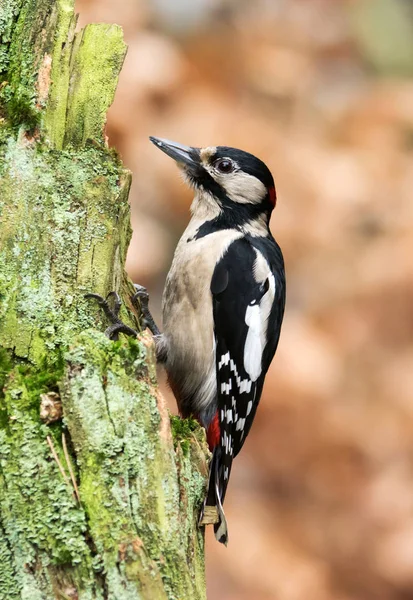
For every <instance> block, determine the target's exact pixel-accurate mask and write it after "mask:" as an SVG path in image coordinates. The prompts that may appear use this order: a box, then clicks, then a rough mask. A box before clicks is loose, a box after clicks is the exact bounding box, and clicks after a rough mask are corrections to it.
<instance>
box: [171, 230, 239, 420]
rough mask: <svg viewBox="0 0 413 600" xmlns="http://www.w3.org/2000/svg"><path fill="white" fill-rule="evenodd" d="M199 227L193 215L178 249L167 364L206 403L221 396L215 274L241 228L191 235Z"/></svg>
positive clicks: (184, 389)
mask: <svg viewBox="0 0 413 600" xmlns="http://www.w3.org/2000/svg"><path fill="white" fill-rule="evenodd" d="M196 229H197V227H196V223H194V222H193V221H191V223H190V224H189V226H188V228H187V229H186V231H185V232H184V234H183V236H182V238H181V240H180V241H179V244H178V246H177V248H176V251H175V255H174V259H173V262H172V266H171V269H170V271H169V273H168V277H167V280H166V285H165V291H164V295H163V330H164V335H165V338H166V343H167V347H168V359H167V362H166V365H165V366H166V369H167V371H168V373H169V374H170V376H171V377H172V379H173V380H174V381H175V382H176V383H177V384H178V387H179V394H180V396H181V398H182V399H185V398H187V397H190V396H192V397H193V396H194V395H195V397H196V398H195V400H196V404H197V405H198V406H199V408H202V407H203V406H205V405H207V404H208V403H209V402H210V401H211V396H212V397H215V396H216V378H215V343H214V330H213V315H212V295H211V291H210V285H211V278H212V274H213V272H214V269H215V265H216V264H217V262H218V261H219V259H220V258H221V257H222V255H223V254H224V252H225V250H226V249H227V248H228V246H229V244H230V243H231V242H232V241H234V240H235V239H237V238H239V237H241V233H240V232H238V231H235V230H223V231H217V232H215V233H211V234H209V235H206V236H205V237H202V238H200V239H198V240H192V241H187V240H188V239H191V238H192V236H193V235H194V232H195V231H196Z"/></svg>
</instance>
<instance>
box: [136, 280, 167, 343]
mask: <svg viewBox="0 0 413 600" xmlns="http://www.w3.org/2000/svg"><path fill="white" fill-rule="evenodd" d="M133 285H134V288H135V293H134V295H133V296H132V304H133V305H134V307H135V308H136V309H138V310H139V311H140V312H141V313H142V317H143V322H144V326H145V327H148V328H149V329H150V330H151V332H152V333H153V335H160V331H159V329H158V327H157V325H156V323H155V321H154V319H153V317H152V315H151V312H150V310H149V294H148V291H147V289H146V287H144V286H143V285H139V284H137V283H134V284H133Z"/></svg>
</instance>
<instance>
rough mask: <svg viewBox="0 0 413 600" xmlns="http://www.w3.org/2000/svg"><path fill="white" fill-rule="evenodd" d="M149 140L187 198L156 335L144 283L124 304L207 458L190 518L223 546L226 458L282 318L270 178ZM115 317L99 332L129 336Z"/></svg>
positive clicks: (244, 427)
mask: <svg viewBox="0 0 413 600" xmlns="http://www.w3.org/2000/svg"><path fill="white" fill-rule="evenodd" d="M149 139H150V140H151V142H152V143H153V144H154V145H155V146H156V147H157V148H159V149H160V150H162V151H163V152H164V153H165V154H167V155H168V156H169V157H171V158H172V159H173V160H175V162H176V164H177V165H178V167H179V168H180V170H181V173H182V175H183V178H184V180H185V181H186V182H187V183H188V184H189V186H190V187H192V188H193V189H194V198H193V201H192V204H191V208H190V211H191V218H190V220H189V223H188V225H187V227H186V229H185V231H184V232H183V234H182V236H181V238H180V240H179V242H178V245H177V247H176V250H175V253H174V256H173V260H172V264H171V267H170V270H169V273H168V275H167V278H166V283H165V288H164V292H163V299H162V320H163V330H162V332H161V331H160V330H159V328H158V327H157V325H156V323H155V321H154V319H153V318H152V315H151V313H150V310H149V306H148V302H149V295H148V293H147V291H146V289H145V288H144V287H142V286H137V285H136V286H135V288H136V294H135V297H134V300H135V301H136V299H139V301H140V307H141V310H142V313H143V316H144V319H145V321H146V324H147V325H148V326H149V329H150V330H151V331H152V333H153V335H154V340H155V347H156V354H157V359H158V361H159V362H161V363H163V365H164V367H165V370H166V373H167V379H168V383H169V385H170V387H171V389H172V391H173V393H174V395H175V397H176V400H177V405H178V409H179V413H180V415H181V416H182V417H183V418H188V417H193V418H195V419H196V420H197V421H198V422H199V423H200V424H201V425H202V426H203V427H204V428H205V430H206V437H207V441H208V445H209V449H210V451H211V453H212V459H211V462H210V466H209V481H208V491H207V493H206V496H205V501H204V505H203V508H202V510H201V514H200V520H199V522H200V524H205V523H207V522H211V521H208V519H206V518H205V515H206V514H207V513H208V514H212V515H215V516H214V517H213V518H212V522H214V532H215V537H216V539H217V540H218V541H219V542H221V543H223V544H225V545H227V543H228V526H227V521H226V517H225V513H224V510H223V503H224V499H225V495H226V491H227V486H228V482H229V478H230V473H231V467H232V462H233V460H234V458H235V457H236V456H237V454H238V453H239V452H240V450H241V448H242V446H243V445H244V443H245V440H246V438H247V435H248V433H249V431H250V428H251V425H252V423H253V420H254V417H255V414H256V410H257V407H258V404H259V401H260V397H261V393H262V389H263V385H264V379H265V375H266V373H267V371H268V368H269V366H270V363H271V361H272V359H273V356H274V354H275V351H276V349H277V345H278V341H279V337H280V331H281V325H282V320H283V315H284V307H285V290H286V284H285V269H284V260H283V255H282V252H281V249H280V247H279V246H278V244H277V242H276V241H275V239H274V238H273V236H272V234H271V231H270V229H269V221H270V217H271V213H272V211H273V209H274V208H275V205H276V199H277V197H276V191H275V185H274V179H273V177H272V175H271V172H270V170H269V169H268V167H267V166H266V165H265V163H264V162H262V161H261V160H260V159H259V158H257V157H255V156H254V155H253V154H250V153H249V152H245V151H243V150H238V149H236V148H231V147H228V146H207V147H204V148H199V147H191V146H185V145H182V144H179V143H176V142H172V141H169V140H166V139H162V138H157V137H152V136H151V137H150V138H149ZM91 296H93V297H95V298H98V297H97V295H96V294H92V295H91ZM104 302H105V301H103V299H101V304H102V303H104ZM102 306H103V308H105V306H104V304H102ZM118 306H119V303H118V304H117V308H118ZM105 311H106V312H107V314H108V316H109V312H110V311H109V309H108V307H107V306H106V308H105ZM112 316H113V315H112ZM116 318H117V321H116V320H115V321H114V325H112V326H111V327H110V328H108V330H107V331H108V332H110V334H111V335H113V334H115V335H116V334H117V331H121V332H124V333H130V331H127V330H128V329H129V328H128V327H126V326H123V324H122V322H121V321H120V320H119V319H118V317H117V315H116ZM125 327H126V328H125Z"/></svg>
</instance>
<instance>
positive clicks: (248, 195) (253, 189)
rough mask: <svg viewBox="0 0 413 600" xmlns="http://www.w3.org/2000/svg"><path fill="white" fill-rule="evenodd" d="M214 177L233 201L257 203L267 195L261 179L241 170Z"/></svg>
mask: <svg viewBox="0 0 413 600" xmlns="http://www.w3.org/2000/svg"><path fill="white" fill-rule="evenodd" d="M215 179H216V181H218V183H219V184H220V185H221V186H222V187H223V188H224V189H225V191H226V193H227V196H228V198H230V200H233V201H234V202H240V203H241V204H259V203H260V202H262V200H263V199H264V198H265V196H266V195H267V188H266V187H265V185H264V184H263V183H262V181H260V180H259V179H257V178H256V177H254V176H253V175H249V174H248V173H243V172H242V171H235V172H234V173H229V174H228V175H219V176H218V177H215Z"/></svg>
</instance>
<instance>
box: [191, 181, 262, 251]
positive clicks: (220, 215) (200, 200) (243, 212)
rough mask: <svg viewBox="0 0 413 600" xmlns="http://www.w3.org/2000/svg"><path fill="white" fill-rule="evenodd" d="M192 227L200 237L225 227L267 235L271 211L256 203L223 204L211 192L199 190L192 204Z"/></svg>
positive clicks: (196, 236) (197, 236) (254, 234)
mask: <svg viewBox="0 0 413 600" xmlns="http://www.w3.org/2000/svg"><path fill="white" fill-rule="evenodd" d="M191 213H192V219H191V223H190V229H191V230H192V231H193V232H194V237H195V238H196V239H199V238H201V237H204V236H205V235H208V234H210V233H214V232H215V231H222V230H224V229H238V230H239V231H242V232H244V233H247V234H250V235H253V236H254V237H266V236H267V235H268V232H269V229H268V226H269V219H270V213H269V212H268V211H265V210H262V208H261V207H259V206H257V205H256V204H239V203H235V202H232V203H231V204H225V205H223V204H221V203H219V201H218V202H217V201H216V200H215V199H214V197H213V196H211V195H210V194H208V193H206V192H203V191H197V193H196V195H195V197H194V200H193V202H192V205H191Z"/></svg>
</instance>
